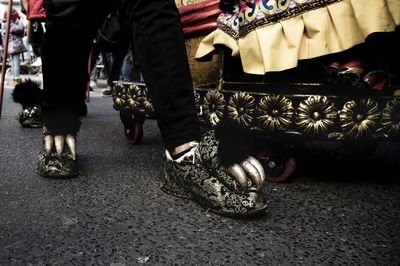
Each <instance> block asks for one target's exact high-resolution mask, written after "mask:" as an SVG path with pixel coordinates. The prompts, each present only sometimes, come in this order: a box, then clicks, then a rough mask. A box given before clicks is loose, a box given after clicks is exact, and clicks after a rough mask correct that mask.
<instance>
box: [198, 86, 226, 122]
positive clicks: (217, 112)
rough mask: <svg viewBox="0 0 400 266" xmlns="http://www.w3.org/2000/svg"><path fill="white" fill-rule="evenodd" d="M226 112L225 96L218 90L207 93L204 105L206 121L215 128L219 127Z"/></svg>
mask: <svg viewBox="0 0 400 266" xmlns="http://www.w3.org/2000/svg"><path fill="white" fill-rule="evenodd" d="M224 110H225V99H224V95H223V94H222V93H220V92H219V91H216V90H213V91H209V92H207V94H206V96H205V97H204V104H203V111H204V118H205V120H206V121H208V122H209V123H210V124H211V125H213V126H215V125H217V124H218V123H219V122H220V121H221V120H222V118H223V116H224Z"/></svg>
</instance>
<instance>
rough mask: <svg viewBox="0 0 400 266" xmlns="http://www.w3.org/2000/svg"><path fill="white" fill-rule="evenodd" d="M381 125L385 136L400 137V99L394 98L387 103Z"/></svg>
mask: <svg viewBox="0 0 400 266" xmlns="http://www.w3.org/2000/svg"><path fill="white" fill-rule="evenodd" d="M381 123H382V130H383V132H384V134H386V135H388V136H390V137H398V136H400V98H393V99H392V100H390V101H388V102H387V103H386V107H385V108H384V109H383V111H382V122H381Z"/></svg>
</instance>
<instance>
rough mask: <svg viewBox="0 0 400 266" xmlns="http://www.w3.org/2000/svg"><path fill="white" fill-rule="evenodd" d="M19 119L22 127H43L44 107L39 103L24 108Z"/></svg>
mask: <svg viewBox="0 0 400 266" xmlns="http://www.w3.org/2000/svg"><path fill="white" fill-rule="evenodd" d="M18 121H19V123H20V124H21V125H22V127H27V128H39V127H43V119H42V107H41V106H39V105H32V106H28V107H25V108H23V110H22V112H21V113H20V114H19V117H18Z"/></svg>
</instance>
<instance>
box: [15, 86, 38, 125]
mask: <svg viewBox="0 0 400 266" xmlns="http://www.w3.org/2000/svg"><path fill="white" fill-rule="evenodd" d="M11 95H12V98H13V100H14V102H16V103H19V104H21V106H22V112H20V114H19V116H18V121H19V123H20V124H21V125H22V126H23V127H28V128H38V127H42V126H43V117H42V106H41V101H42V90H41V88H40V84H39V83H38V82H36V81H34V80H31V79H27V80H24V81H23V82H22V83H18V84H17V85H15V88H14V90H13V92H12V94H11Z"/></svg>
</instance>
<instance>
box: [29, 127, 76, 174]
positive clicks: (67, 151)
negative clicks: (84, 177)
mask: <svg viewBox="0 0 400 266" xmlns="http://www.w3.org/2000/svg"><path fill="white" fill-rule="evenodd" d="M43 135H44V138H43V150H42V151H41V152H40V153H39V156H38V166H37V173H38V175H41V176H43V177H47V178H70V177H76V176H78V175H79V167H78V158H77V156H76V136H75V135H72V134H67V135H55V136H53V135H50V134H49V133H48V132H46V129H45V130H44V134H43Z"/></svg>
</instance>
